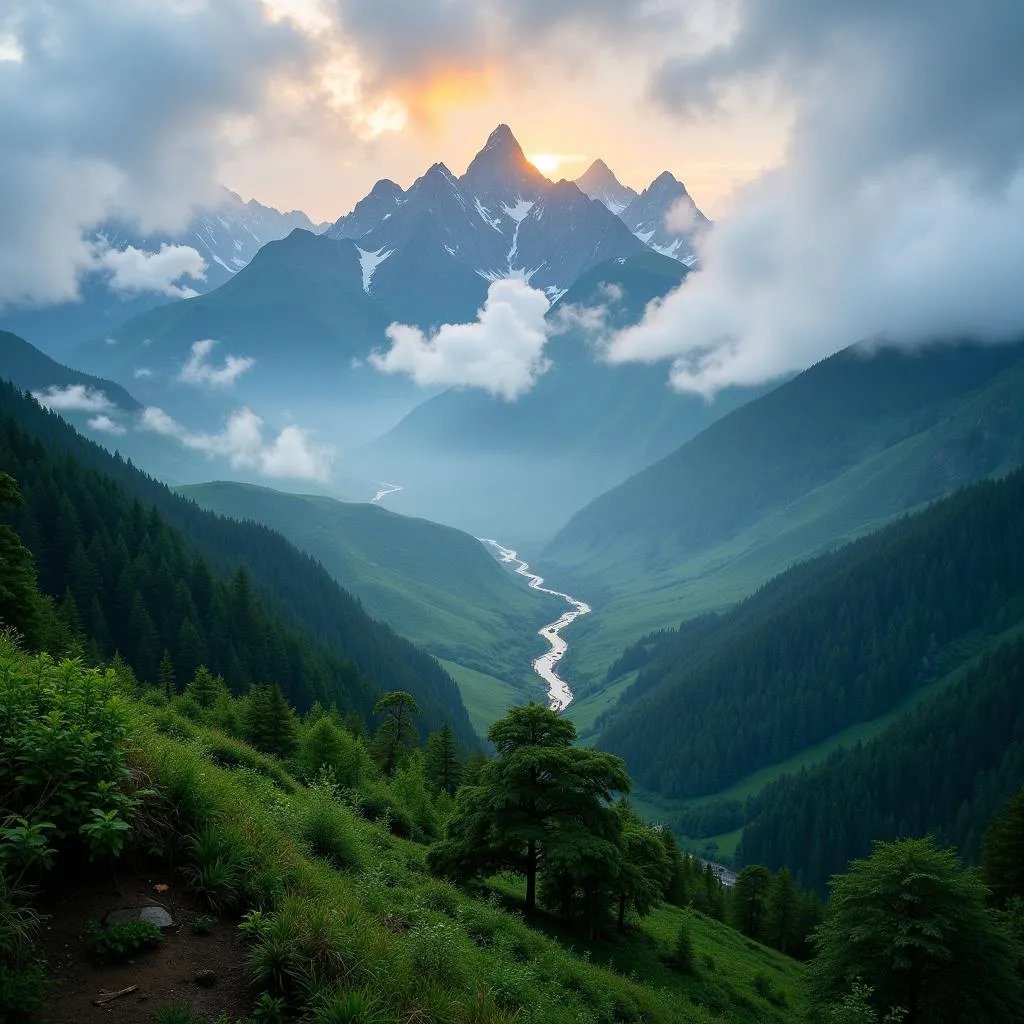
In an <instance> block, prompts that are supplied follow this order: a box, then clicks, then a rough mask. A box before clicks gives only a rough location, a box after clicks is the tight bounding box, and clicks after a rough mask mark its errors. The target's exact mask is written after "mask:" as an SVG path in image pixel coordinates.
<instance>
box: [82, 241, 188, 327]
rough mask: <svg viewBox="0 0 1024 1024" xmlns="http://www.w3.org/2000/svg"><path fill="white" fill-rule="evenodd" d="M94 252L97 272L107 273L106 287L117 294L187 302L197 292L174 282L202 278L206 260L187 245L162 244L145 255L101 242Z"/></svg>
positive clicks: (135, 250) (141, 252)
mask: <svg viewBox="0 0 1024 1024" xmlns="http://www.w3.org/2000/svg"><path fill="white" fill-rule="evenodd" d="M94 252H95V256H96V264H95V265H96V267H97V269H101V270H105V271H109V272H110V274H111V276H110V287H111V288H112V289H113V290H114V291H117V292H159V293H160V294H162V295H170V296H171V297H172V298H176V299H188V298H192V297H193V296H194V295H197V294H198V292H196V291H195V289H194V288H189V287H188V286H186V285H182V284H175V282H176V281H178V280H179V279H180V278H182V277H188V278H191V279H192V280H193V281H201V280H203V278H205V277H206V260H204V259H203V257H202V256H200V255H199V253H198V252H196V250H195V249H193V248H192V246H190V245H168V244H167V243H166V242H164V243H163V244H162V245H161V246H160V251H159V252H145V251H144V250H142V249H136V248H135V246H133V245H129V246H126V247H125V248H124V249H112V248H111V247H110V246H109V245H108V244H107V243H106V241H101V242H99V243H97V244H96V245H95V246H94ZM108 340H109V339H108Z"/></svg>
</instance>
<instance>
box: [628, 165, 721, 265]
mask: <svg viewBox="0 0 1024 1024" xmlns="http://www.w3.org/2000/svg"><path fill="white" fill-rule="evenodd" d="M619 216H620V217H621V218H622V220H623V222H624V223H625V224H626V226H627V227H628V228H629V230H630V231H632V232H633V234H634V235H636V237H637V238H639V239H640V241H641V242H643V243H644V244H645V245H648V246H650V247H651V248H652V249H653V250H654V251H655V252H660V253H661V254H662V255H663V256H671V257H672V258H673V259H676V260H679V261H680V263H685V264H686V265H687V266H691V265H692V264H693V263H695V262H696V260H697V253H696V249H695V245H694V243H695V241H696V239H697V238H699V237H700V235H701V234H702V233H703V232H704V231H707V229H708V228H709V227H711V221H709V220H708V219H707V217H705V216H704V214H703V213H701V212H700V210H699V209H697V204H696V203H695V202H694V201H693V199H692V197H691V196H690V193H689V192H687V191H686V186H685V185H684V184H683V183H682V182H681V181H679V179H678V178H676V177H675V176H674V175H672V174H670V173H669V172H668V171H664V172H663V173H661V174H659V175H658V177H657V178H655V179H654V181H652V182H651V184H650V185H648V186H647V188H645V189H644V190H643V192H641V193H640V195H638V196H637V197H636V199H634V200H633V201H632V202H631V203H630V204H629V206H627V207H626V208H625V209H624V210H623V211H622V212H621V213H620V214H619Z"/></svg>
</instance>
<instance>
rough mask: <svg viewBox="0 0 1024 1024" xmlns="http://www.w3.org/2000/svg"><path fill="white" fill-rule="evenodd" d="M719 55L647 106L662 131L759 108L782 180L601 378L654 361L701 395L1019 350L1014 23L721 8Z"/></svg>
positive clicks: (839, 8)
mask: <svg viewBox="0 0 1024 1024" xmlns="http://www.w3.org/2000/svg"><path fill="white" fill-rule="evenodd" d="M736 14H737V22H736V24H737V29H736V32H735V35H734V37H733V38H732V40H731V41H729V42H728V43H726V44H724V45H722V46H721V47H719V48H717V49H715V50H712V51H710V52H708V53H705V54H704V55H702V56H699V57H697V58H690V59H678V60H676V61H674V62H671V63H670V64H669V65H667V66H666V67H665V68H664V69H663V70H662V72H661V74H660V76H659V78H658V81H657V88H658V91H659V94H660V96H661V98H662V99H663V101H664V102H665V104H666V105H667V106H668V107H670V108H671V109H674V110H675V111H677V112H678V113H680V114H681V115H684V116H685V115H688V114H689V113H691V112H693V111H694V109H695V108H699V107H704V108H705V109H706V108H708V107H713V106H714V104H715V103H716V102H718V101H719V100H720V99H721V98H722V97H725V96H727V95H728V94H729V91H730V90H734V89H735V88H736V87H737V86H740V87H743V86H750V87H754V88H759V89H760V90H761V91H762V92H767V91H771V89H773V88H774V89H776V90H777V91H779V92H780V93H781V95H783V96H784V97H786V98H787V100H788V102H789V103H790V104H791V107H792V110H793V113H794V120H793V128H792V135H791V139H790V142H789V146H788V151H787V154H786V158H785V161H784V164H783V165H782V166H781V167H780V168H778V169H776V170H774V171H771V172H768V173H765V174H763V175H762V176H761V178H760V179H759V180H758V181H756V182H755V183H753V184H752V185H750V186H748V187H747V188H745V189H744V190H743V191H741V192H740V193H739V194H738V195H737V197H736V199H735V203H734V207H733V211H732V213H731V214H730V215H729V216H728V217H726V218H724V219H723V220H721V221H719V222H718V223H717V225H716V227H715V229H714V230H713V231H712V232H710V233H709V234H707V235H706V236H705V237H704V238H703V239H702V241H701V242H700V243H699V246H698V248H699V252H700V257H701V269H700V270H699V271H698V272H695V273H691V274H689V275H688V276H687V278H686V279H685V281H684V282H683V284H682V285H681V287H680V288H679V289H678V290H677V291H676V292H674V293H673V294H671V295H669V296H667V297H666V298H665V299H664V300H663V301H661V302H656V303H653V304H652V305H651V306H650V307H649V309H648V311H647V314H646V316H645V318H644V320H643V322H642V323H641V324H639V325H638V326H636V327H632V328H629V329H627V330H624V331H622V332H620V333H619V334H618V335H617V336H616V337H615V339H614V340H613V342H612V344H611V345H610V347H609V350H608V355H609V358H610V359H612V360H618V361H624V360H645V361H655V360H659V359H671V360H673V364H672V370H671V379H672V381H673V383H674V384H675V386H676V387H678V388H680V389H683V390H691V391H696V392H702V393H712V392H714V391H716V390H718V389H720V388H723V387H726V386H728V385H730V384H752V383H757V382H761V381H764V380H769V379H772V378H774V377H776V376H779V375H781V374H784V373H787V372H791V371H794V370H800V369H803V368H805V367H807V366H808V365H810V364H811V363H813V362H815V361H817V360H819V359H821V358H823V357H824V356H826V355H829V354H830V353H832V352H834V351H836V350H837V349H840V348H843V347H845V346H847V345H850V344H853V343H855V342H858V341H861V340H870V341H872V342H875V343H886V344H897V345H904V346H917V345H921V344H924V343H927V342H930V341H941V340H949V339H964V338H971V339H976V340H978V341H987V342H1000V341H1006V340H1011V339H1014V338H1017V337H1019V336H1020V335H1021V333H1022V332H1024V289H1022V288H1021V286H1020V268H1021V267H1022V266H1024V232H1022V231H1021V229H1020V225H1021V224H1024V119H1022V118H1021V113H1020V112H1021V110H1022V109H1024V62H1022V61H1021V60H1020V50H1019V40H1020V38H1021V33H1022V32H1024V7H1022V6H1021V4H1020V3H1019V0H992V2H991V3H988V4H986V5H985V10H984V12H981V11H976V10H975V9H974V8H973V7H972V5H970V4H965V3H963V2H962V0H934V2H933V3H929V4H912V3H895V4H881V5H878V4H867V5H865V4H851V3H848V2H847V0H818V2H816V3H815V4H813V5H794V4H792V3H790V2H788V0H740V2H739V3H738V5H737V8H736Z"/></svg>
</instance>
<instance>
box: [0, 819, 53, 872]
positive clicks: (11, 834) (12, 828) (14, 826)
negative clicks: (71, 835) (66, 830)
mask: <svg viewBox="0 0 1024 1024" xmlns="http://www.w3.org/2000/svg"><path fill="white" fill-rule="evenodd" d="M55 827H56V826H55V825H54V824H53V822H52V821H37V822H32V823H30V822H29V821H28V819H27V818H21V817H11V818H7V819H6V821H5V822H4V827H3V828H0V840H2V842H0V869H6V870H8V871H11V872H12V873H17V874H19V875H22V874H25V873H26V872H31V871H33V870H45V869H46V868H49V867H50V866H51V865H52V863H53V858H54V856H55V855H56V851H55V850H54V849H53V847H52V846H50V844H49V840H48V839H47V837H46V832H47V831H49V830H52V829H54V828H55Z"/></svg>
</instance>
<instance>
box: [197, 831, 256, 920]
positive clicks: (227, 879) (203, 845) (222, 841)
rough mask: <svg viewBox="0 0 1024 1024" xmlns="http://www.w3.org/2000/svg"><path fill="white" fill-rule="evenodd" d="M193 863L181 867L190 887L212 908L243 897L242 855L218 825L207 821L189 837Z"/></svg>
mask: <svg viewBox="0 0 1024 1024" xmlns="http://www.w3.org/2000/svg"><path fill="white" fill-rule="evenodd" d="M187 845H188V849H189V852H190V854H191V856H192V863H191V864H188V865H186V866H185V867H184V868H183V869H182V870H183V872H184V874H185V877H186V879H187V880H188V884H189V887H190V888H191V889H192V890H193V892H195V893H196V894H197V895H198V896H199V897H200V899H202V900H203V901H204V902H205V903H206V905H207V906H208V907H209V908H210V909H211V910H212V911H213V912H214V913H221V912H222V911H224V910H229V909H234V908H236V907H237V906H238V905H239V903H240V902H241V899H242V894H243V879H244V875H245V866H246V865H245V859H244V857H243V855H242V852H241V851H240V850H239V849H238V847H237V845H236V843H235V842H233V840H232V838H231V837H230V836H229V835H228V833H226V832H225V831H224V830H223V829H222V828H221V827H220V826H218V825H207V826H205V827H204V828H203V829H201V830H200V831H199V832H198V833H197V834H196V835H194V836H192V837H190V838H189V840H188V844H187Z"/></svg>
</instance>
